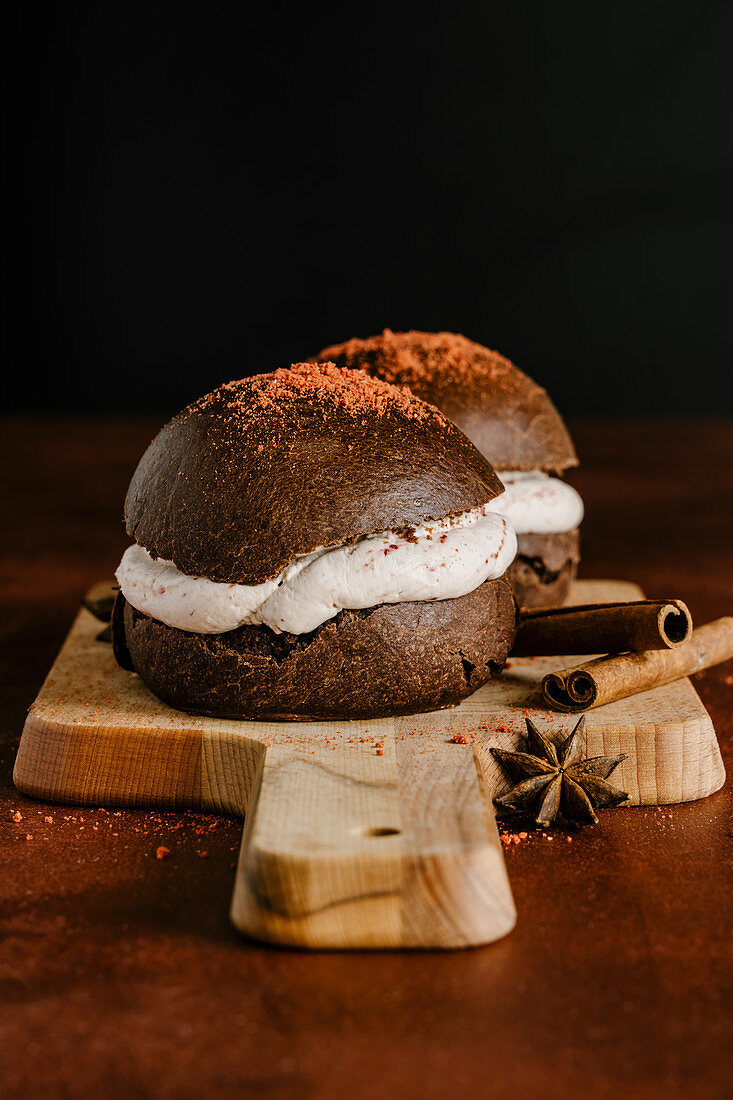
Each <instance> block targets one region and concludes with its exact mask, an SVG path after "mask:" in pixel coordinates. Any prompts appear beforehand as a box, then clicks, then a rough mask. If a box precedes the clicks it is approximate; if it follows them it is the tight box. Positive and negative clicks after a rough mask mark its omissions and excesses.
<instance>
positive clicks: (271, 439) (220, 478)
mask: <svg viewBox="0 0 733 1100" xmlns="http://www.w3.org/2000/svg"><path fill="white" fill-rule="evenodd" d="M502 489H503V487H502V485H501V482H500V481H499V479H498V478H497V476H496V474H495V473H494V471H493V470H492V468H491V466H490V465H489V463H488V462H487V461H486V459H485V458H483V456H482V455H480V454H479V452H478V451H477V450H476V448H475V447H474V446H473V444H472V443H470V442H469V441H468V439H466V437H465V436H464V435H463V434H462V433H461V432H460V431H459V430H458V428H456V427H455V425H454V424H452V423H451V422H450V421H449V420H447V419H446V417H445V416H443V415H442V413H440V412H438V410H437V409H434V408H433V407H432V406H431V405H428V404H426V403H425V402H424V401H421V400H419V399H418V398H417V397H415V396H414V395H413V394H412V393H410V391H409V390H406V389H399V388H397V387H396V386H391V385H389V384H388V383H386V382H383V381H381V380H380V379H377V378H371V377H369V375H367V374H364V373H363V372H361V371H352V370H344V369H341V368H339V367H336V366H334V365H333V363H296V364H295V365H294V366H292V367H291V368H290V369H289V370H277V371H274V372H273V373H272V374H260V375H256V376H255V377H254V378H244V379H242V380H241V381H238V382H227V383H225V384H224V385H223V386H220V387H219V389H217V390H214V392H213V393H210V394H208V395H207V396H206V397H202V398H201V400H199V401H196V402H195V403H194V404H193V405H190V406H189V407H188V408H187V409H184V410H183V412H181V413H179V415H178V416H176V417H175V418H174V419H173V420H171V421H170V423H169V424H166V426H165V427H164V428H163V429H162V430H161V431H160V432H159V433H158V435H157V436H156V437H155V439H154V440H153V441H152V443H151V444H150V446H149V447H148V449H147V451H146V452H145V454H144V455H143V457H142V459H141V460H140V464H139V466H138V468H137V470H136V471H135V473H134V475H133V478H132V481H131V483H130V488H129V490H128V493H127V499H126V501H125V520H126V523H127V530H128V532H129V534H130V535H132V536H133V537H134V538H135V540H136V542H138V543H139V544H140V545H141V546H144V547H145V548H146V550H148V551H149V552H150V553H151V554H152V555H153V556H154V557H156V558H166V559H168V560H170V561H173V562H174V563H175V565H177V566H178V568H179V569H180V570H181V571H182V572H184V573H188V574H189V575H191V576H203V577H208V578H209V579H210V580H215V581H226V582H231V583H238V584H260V583H262V582H263V581H265V580H267V579H268V578H270V577H274V576H276V575H277V574H278V573H280V572H281V571H282V570H283V569H284V568H285V567H286V566H287V565H288V564H289V563H290V562H292V560H293V559H294V558H295V557H296V555H298V554H307V553H309V552H310V551H311V550H315V549H316V547H318V546H332V545H338V544H341V543H345V542H352V541H354V540H355V539H357V538H359V537H360V536H361V535H365V534H370V533H372V532H376V531H385V530H400V529H404V528H409V527H412V526H414V525H416V524H419V523H422V522H424V521H425V520H430V519H439V518H441V517H443V516H446V515H450V514H451V513H455V512H463V511H467V510H468V509H471V508H477V507H479V506H480V505H482V504H485V503H486V501H488V500H491V499H493V497H495V496H498V495H499V493H501V492H502Z"/></svg>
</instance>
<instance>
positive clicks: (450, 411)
mask: <svg viewBox="0 0 733 1100" xmlns="http://www.w3.org/2000/svg"><path fill="white" fill-rule="evenodd" d="M317 358H318V359H329V360H332V361H333V362H334V363H337V364H338V366H340V367H352V368H357V369H359V370H365V371H368V372H369V374H371V375H373V376H374V377H376V378H381V379H383V380H384V381H385V382H392V383H394V384H395V385H399V386H409V387H410V389H411V390H412V392H413V393H415V394H417V396H418V397H422V398H423V400H425V401H430V402H431V403H432V404H433V405H437V407H438V408H439V409H441V410H442V411H443V412H444V413H445V414H446V416H448V417H450V419H451V420H453V421H454V422H455V423H456V424H457V425H458V427H459V428H461V429H462V431H464V432H465V433H466V435H467V436H468V438H469V439H470V440H471V441H472V442H473V443H475V444H476V446H477V447H478V449H479V450H480V451H481V452H482V454H484V455H486V457H487V458H488V460H489V462H491V463H492V465H493V466H495V467H496V469H497V470H534V469H540V470H545V471H547V472H548V473H562V471H563V470H565V469H567V467H568V466H577V465H578V458H577V455H576V453H575V448H574V446H573V443H572V440H571V438H570V436H569V435H568V430H567V428H566V427H565V425H564V423H563V421H562V419H561V417H560V414H559V413H558V411H557V409H556V408H555V406H554V405H553V403H552V401H551V400H550V398H549V397H548V396H547V393H546V392H545V390H543V389H542V387H541V386H538V385H537V383H536V382H533V381H532V379H531V378H528V377H527V375H526V374H523V373H522V371H520V370H519V369H518V367H515V366H514V364H513V363H510V362H509V360H508V359H505V358H504V356H503V355H499V353H498V352H496V351H489V349H488V348H485V347H482V346H481V344H474V343H473V342H472V341H471V340H467V339H466V337H465V336H459V335H457V334H456V333H453V332H391V331H390V330H389V329H385V330H384V332H383V333H382V335H381V336H370V337H369V338H368V339H367V340H359V339H354V340H347V342H346V343H345V344H335V345H334V346H333V347H330V348H326V349H325V350H324V351H322V352H321V353H320V355H318V356H317Z"/></svg>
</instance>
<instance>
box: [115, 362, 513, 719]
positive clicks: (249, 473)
mask: <svg viewBox="0 0 733 1100" xmlns="http://www.w3.org/2000/svg"><path fill="white" fill-rule="evenodd" d="M502 488H503V487H502V483H501V482H500V481H499V479H498V477H497V476H496V474H495V473H494V471H493V470H492V468H491V466H490V464H489V463H488V462H487V461H486V459H485V458H484V457H483V455H481V454H480V453H479V452H478V451H477V450H476V448H475V447H474V446H473V444H472V443H470V442H469V440H468V439H467V438H466V437H465V436H464V435H463V433H462V432H461V431H460V430H459V429H458V428H457V427H456V426H455V425H454V424H453V423H451V421H449V420H448V419H447V418H446V417H445V416H444V415H443V414H442V413H440V412H439V411H438V410H437V409H435V408H433V407H432V406H430V405H428V404H426V403H425V402H424V401H421V400H420V399H419V398H418V397H415V396H414V395H413V394H412V393H411V392H410V391H409V390H407V389H400V388H397V387H395V386H392V385H390V384H388V383H387V382H383V381H382V380H380V379H377V378H372V377H370V376H369V375H367V374H365V373H363V372H361V371H352V370H345V369H342V368H339V367H336V366H334V365H333V364H332V363H317V364H312V363H299V364H295V365H294V366H293V367H291V368H290V369H288V370H276V371H274V372H273V373H271V374H261V375H257V376H255V377H253V378H246V379H243V380H241V381H236V382H229V383H226V384H225V385H223V386H220V387H219V389H217V390H215V391H214V392H213V393H210V394H208V395H207V396H206V397H203V398H201V399H200V400H199V401H196V402H195V403H194V404H192V405H190V406H189V407H188V408H186V409H184V410H183V412H181V413H180V414H179V415H178V416H176V417H175V418H174V419H173V420H171V421H170V423H168V424H167V425H166V426H165V427H164V428H163V429H162V430H161V431H160V432H159V434H158V435H157V436H156V437H155V438H154V439H153V441H152V443H151V444H150V446H149V447H148V449H147V451H146V452H145V454H144V455H143V458H142V460H141V461H140V464H139V466H138V467H137V470H136V471H135V474H134V475H133V478H132V482H131V484H130V488H129V491H128V494H127V499H126V502H125V520H126V524H127V531H128V533H129V534H130V535H131V536H132V538H133V539H134V540H135V541H134V544H133V545H132V546H130V547H129V548H128V549H127V550H126V551H125V554H124V556H123V558H122V561H121V563H120V566H119V569H118V570H117V579H118V581H119V585H120V595H119V597H118V601H117V604H116V607H115V613H114V617H113V637H114V642H115V652H116V654H117V659H118V661H119V662H120V664H122V665H123V666H124V667H126V668H129V669H131V670H134V671H136V672H138V673H139V675H140V677H141V678H142V680H143V681H144V682H145V684H146V685H147V686H148V687H149V688H150V689H151V690H152V691H153V692H154V693H155V694H156V695H157V696H159V697H160V698H161V699H163V700H164V701H165V702H166V703H168V704H170V705H171V706H173V707H178V708H179V709H182V710H186V711H189V712H193V713H196V714H206V715H213V716H220V717H231V718H279V719H291V718H293V719H297V718H354V717H365V716H368V717H378V716H382V715H392V714H409V713H413V712H416V711H425V710H434V709H437V708H440V707H446V706H449V705H452V704H454V703H457V702H459V701H460V700H461V699H462V698H464V697H465V696H467V695H470V694H471V693H472V692H473V691H475V690H476V689H477V688H478V687H480V685H481V684H483V683H484V682H485V681H486V680H488V679H489V678H490V677H491V676H492V675H494V674H496V673H498V672H499V671H500V670H501V668H502V666H503V664H504V661H505V659H506V656H507V654H508V653H509V650H510V649H511V646H512V644H513V641H514V636H515V631H516V606H515V602H514V599H513V595H512V590H511V586H510V584H509V582H508V580H507V578H506V571H507V569H508V568H509V566H510V565H511V563H512V561H513V559H514V556H515V552H516V538H515V535H514V532H513V530H512V526H511V523H510V522H509V521H508V520H506V519H505V518H504V517H503V516H501V515H499V514H497V513H496V512H495V511H494V510H493V501H494V499H495V498H496V497H497V496H498V495H499V494H500V493H501V492H502Z"/></svg>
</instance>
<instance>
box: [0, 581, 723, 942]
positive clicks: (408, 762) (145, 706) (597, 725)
mask: <svg viewBox="0 0 733 1100" xmlns="http://www.w3.org/2000/svg"><path fill="white" fill-rule="evenodd" d="M639 595H640V592H639V589H638V588H637V587H636V586H635V585H630V584H627V583H623V582H613V581H609V582H602V581H585V582H580V583H579V584H578V585H577V586H576V588H575V590H574V593H573V601H574V602H579V603H590V602H598V601H601V600H609V601H610V600H620V599H635V598H638V597H639ZM98 633H99V624H98V622H97V621H96V620H95V619H94V618H93V617H92V616H91V615H90V613H89V612H88V611H86V610H81V611H80V612H79V615H78V616H77V619H76V621H75V623H74V626H73V628H72V630H71V633H70V635H69V637H68V639H67V641H66V643H65V644H64V646H63V648H62V650H61V652H60V654H59V656H58V658H57V660H56V662H55V664H54V666H53V668H52V670H51V672H50V673H49V676H48V678H47V680H46V682H45V684H44V686H43V688H42V690H41V692H40V694H39V696H38V698H37V700H36V702H35V703H34V704H33V706H32V707H31V709H30V712H29V715H28V719H27V721H26V724H25V729H24V732H23V737H22V741H21V745H20V749H19V752H18V758H17V761H16V767H15V774H14V778H15V782H16V784H17V786H18V787H19V788H20V789H21V790H22V791H24V792H25V793H27V794H29V795H32V796H35V797H40V798H46V799H49V800H52V801H62V802H83V803H92V804H93V803H100V804H103V805H120V806H122V805H124V806H146V805H148V806H150V805H152V806H161V807H199V808H205V809H214V810H218V811H222V812H226V813H232V814H236V815H246V816H247V823H246V828H245V834H244V843H243V845H242V849H241V854H240V861H239V868H238V871H237V878H236V887H235V892H234V898H233V902H232V918H233V920H234V923H235V924H236V925H237V927H239V928H241V929H242V930H243V931H245V932H247V933H248V934H249V935H251V936H254V937H256V938H260V939H264V940H270V941H274V942H280V943H289V944H297V945H302V946H308V947H441V948H445V947H458V946H467V945H470V944H477V943H485V942H489V941H490V940H493V939H496V938H498V937H499V936H502V935H504V934H506V932H508V931H509V930H510V929H511V927H512V925H513V923H514V919H515V914H514V906H513V902H512V899H511V892H510V889H509V884H508V881H507V877H506V872H505V869H504V862H503V856H502V852H501V847H500V844H499V840H498V835H497V832H496V826H495V823H494V819H493V810H492V807H491V799H492V797H493V796H494V795H495V794H497V793H500V792H501V791H502V790H503V789H505V786H506V779H505V777H504V776H503V774H502V773H501V771H500V769H499V767H498V765H497V764H496V762H495V761H494V759H493V758H492V757H491V754H490V752H489V748H490V747H491V746H492V745H498V746H501V747H516V746H517V745H518V744H519V742H520V741H521V737H522V732H523V728H524V718H525V717H526V716H527V715H530V716H531V717H533V718H534V719H536V720H537V721H538V722H540V723H542V724H544V726H545V727H547V728H550V729H552V730H558V731H560V730H569V725H570V723H569V722H568V721H567V720H565V716H558V715H556V714H553V713H552V712H550V711H547V710H546V709H545V708H544V706H543V704H542V701H541V698H540V697H539V694H538V689H537V685H538V683H539V681H540V680H541V678H542V676H543V675H545V673H546V672H547V671H550V670H551V669H552V668H557V667H563V664H567V663H568V659H567V658H563V657H552V658H537V659H534V660H532V659H523V660H516V661H511V662H510V667H509V668H508V669H507V672H506V673H505V674H504V676H503V677H502V678H501V680H500V681H498V682H495V683H492V684H488V685H486V686H485V687H484V688H482V689H481V690H480V691H479V692H477V693H476V694H475V695H473V696H472V697H471V698H470V699H468V700H466V701H465V702H464V703H463V704H461V705H460V706H458V707H454V708H451V709H449V710H446V711H438V712H434V713H432V714H428V715H419V716H411V717H404V718H396V719H383V720H377V721H373V722H371V723H365V722H341V723H339V722H324V723H321V724H319V723H288V724H277V723H260V722H257V723H254V722H251V723H250V722H237V721H233V720H215V719H207V718H200V717H194V716H190V715H186V714H182V713H180V712H176V711H173V710H171V709H170V708H168V707H166V706H165V705H164V704H163V703H161V702H159V701H158V700H157V699H155V698H154V697H153V696H152V695H151V694H150V693H149V692H148V691H147V689H146V688H145V687H144V686H143V685H142V683H141V682H140V680H139V678H138V677H137V676H135V675H134V674H130V673H127V672H124V671H122V670H121V669H119V668H118V667H117V666H116V664H115V662H114V660H113V657H112V654H111V650H110V647H109V646H106V645H104V644H103V643H101V642H99V641H97V634H98ZM586 734H587V745H586V751H587V754H588V755H611V754H613V753H618V752H625V753H627V754H628V759H627V760H626V761H624V763H623V764H622V765H621V767H620V768H619V769H618V771H617V772H616V773H615V775H614V782H616V783H617V784H618V785H619V786H622V787H623V788H624V789H625V790H627V791H628V792H629V794H630V796H631V802H632V804H633V803H636V804H639V803H642V804H657V803H665V802H681V801H689V800H693V799H696V798H702V797H704V796H705V795H707V794H710V793H711V792H712V791H715V790H717V789H718V788H719V787H720V786H721V785H722V783H723V781H724V777H725V773H724V770H723V765H722V761H721V758H720V753H719V750H718V746H717V741H716V738H715V733H714V730H713V727H712V722H711V720H710V718H709V716H708V714H707V712H706V711H705V709H704V707H703V706H702V704H701V702H700V700H699V698H698V696H697V694H696V692H695V691H694V689H693V688H692V686H691V684H690V683H689V681H680V682H678V683H675V684H671V685H668V686H666V687H663V688H657V689H655V690H654V691H650V692H645V693H644V694H642V695H638V696H635V697H633V698H632V699H627V700H624V701H622V702H620V703H614V704H609V705H607V706H605V707H600V708H597V709H596V710H594V711H591V712H589V714H588V719H587V724H586Z"/></svg>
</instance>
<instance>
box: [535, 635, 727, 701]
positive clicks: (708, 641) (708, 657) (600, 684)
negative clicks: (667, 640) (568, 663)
mask: <svg viewBox="0 0 733 1100" xmlns="http://www.w3.org/2000/svg"><path fill="white" fill-rule="evenodd" d="M732 657H733V618H723V619H716V620H715V621H714V622H712V623H706V624H705V626H701V627H698V628H697V630H694V631H693V633H692V637H691V638H690V640H689V642H687V643H686V644H685V645H683V646H680V647H679V648H678V649H673V650H665V651H662V650H649V651H648V652H646V653H622V654H620V656H617V657H598V658H596V660H595V661H588V662H587V663H586V664H584V665H579V666H578V667H577V668H568V669H565V670H564V671H562V672H551V673H549V674H548V675H547V676H545V678H544V680H543V681H542V694H543V696H544V699H545V702H546V703H547V704H548V706H551V707H552V708H553V710H562V711H566V712H568V711H569V712H571V713H572V712H576V713H577V712H579V711H582V710H589V709H590V708H591V707H600V706H602V705H603V704H604V703H612V702H614V701H615V700H616V699H625V698H626V697H627V696H629V695H635V694H636V693H637V692H639V691H648V690H649V689H650V688H654V687H660V686H661V685H662V684H669V683H671V682H672V681H673V680H679V679H681V678H682V677H683V676H691V675H692V674H693V673H694V672H699V671H700V670H701V669H703V668H710V667H711V666H712V665H717V664H721V662H723V661H727V660H729V659H730V658H732Z"/></svg>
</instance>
